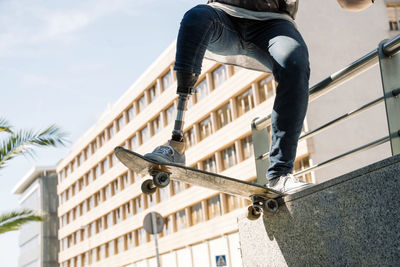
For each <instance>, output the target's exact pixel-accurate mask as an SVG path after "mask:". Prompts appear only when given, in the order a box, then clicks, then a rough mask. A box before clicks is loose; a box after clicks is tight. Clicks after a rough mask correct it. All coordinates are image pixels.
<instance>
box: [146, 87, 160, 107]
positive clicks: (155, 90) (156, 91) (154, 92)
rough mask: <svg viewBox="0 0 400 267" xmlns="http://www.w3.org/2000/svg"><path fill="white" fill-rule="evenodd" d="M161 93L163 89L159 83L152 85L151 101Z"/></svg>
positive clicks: (150, 90)
mask: <svg viewBox="0 0 400 267" xmlns="http://www.w3.org/2000/svg"><path fill="white" fill-rule="evenodd" d="M160 94H161V90H160V88H159V86H158V85H157V84H155V85H154V86H152V87H150V89H149V97H150V99H149V100H150V103H152V102H153V101H154V100H155V99H156V98H157V96H159V95H160Z"/></svg>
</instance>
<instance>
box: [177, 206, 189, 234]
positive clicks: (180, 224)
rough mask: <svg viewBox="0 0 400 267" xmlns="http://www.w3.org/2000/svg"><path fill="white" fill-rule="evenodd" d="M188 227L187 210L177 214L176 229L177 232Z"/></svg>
mask: <svg viewBox="0 0 400 267" xmlns="http://www.w3.org/2000/svg"><path fill="white" fill-rule="evenodd" d="M186 227H188V219H187V216H186V210H181V211H178V212H177V213H176V228H177V231H179V230H182V229H184V228H186Z"/></svg>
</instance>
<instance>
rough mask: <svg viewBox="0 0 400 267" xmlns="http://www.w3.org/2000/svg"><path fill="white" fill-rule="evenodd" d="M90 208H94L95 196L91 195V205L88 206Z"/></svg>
mask: <svg viewBox="0 0 400 267" xmlns="http://www.w3.org/2000/svg"><path fill="white" fill-rule="evenodd" d="M88 208H89V210H92V209H93V208H94V196H91V197H90V198H89V206H88Z"/></svg>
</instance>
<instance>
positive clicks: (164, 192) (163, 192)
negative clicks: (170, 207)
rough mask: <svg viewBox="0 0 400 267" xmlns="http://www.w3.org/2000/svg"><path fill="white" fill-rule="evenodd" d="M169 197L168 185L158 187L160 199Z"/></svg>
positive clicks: (163, 199)
mask: <svg viewBox="0 0 400 267" xmlns="http://www.w3.org/2000/svg"><path fill="white" fill-rule="evenodd" d="M170 197H171V189H170V187H169V186H167V187H163V188H160V201H165V200H167V199H169V198H170Z"/></svg>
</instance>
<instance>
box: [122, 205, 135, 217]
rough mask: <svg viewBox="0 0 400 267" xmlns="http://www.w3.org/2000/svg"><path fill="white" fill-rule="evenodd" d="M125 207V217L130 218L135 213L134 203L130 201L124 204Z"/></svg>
mask: <svg viewBox="0 0 400 267" xmlns="http://www.w3.org/2000/svg"><path fill="white" fill-rule="evenodd" d="M124 209H125V218H129V217H131V216H132V215H133V211H132V203H131V202H130V201H129V202H128V203H126V204H125V205H124Z"/></svg>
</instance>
